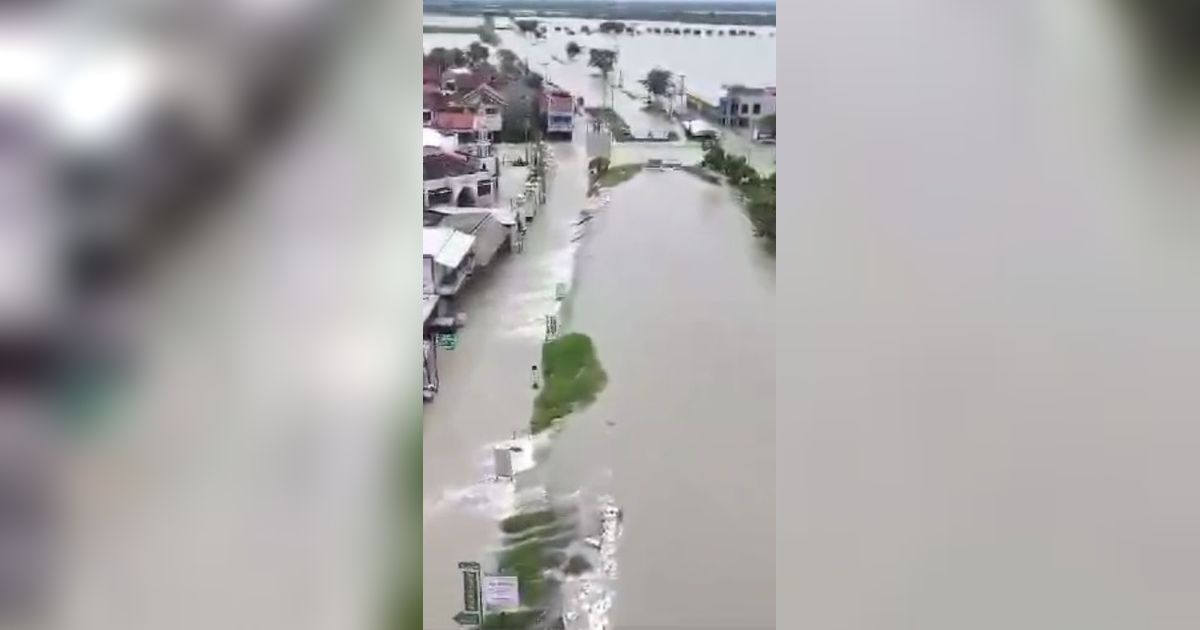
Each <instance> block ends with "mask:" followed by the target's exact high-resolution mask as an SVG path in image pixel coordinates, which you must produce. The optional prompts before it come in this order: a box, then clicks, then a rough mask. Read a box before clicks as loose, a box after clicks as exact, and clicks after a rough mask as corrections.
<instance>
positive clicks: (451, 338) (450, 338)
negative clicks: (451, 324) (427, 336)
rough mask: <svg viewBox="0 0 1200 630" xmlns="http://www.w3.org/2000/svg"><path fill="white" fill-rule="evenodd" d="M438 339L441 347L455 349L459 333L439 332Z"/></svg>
mask: <svg viewBox="0 0 1200 630" xmlns="http://www.w3.org/2000/svg"><path fill="white" fill-rule="evenodd" d="M436 341H437V346H438V347H439V348H445V349H447V350H453V349H454V348H455V346H457V345H458V335H457V334H455V333H439V334H438V335H437V337H436Z"/></svg>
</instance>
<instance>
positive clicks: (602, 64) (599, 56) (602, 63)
mask: <svg viewBox="0 0 1200 630" xmlns="http://www.w3.org/2000/svg"><path fill="white" fill-rule="evenodd" d="M588 54H590V55H591V58H590V59H588V65H589V66H592V67H594V68H599V69H600V73H601V74H603V75H604V78H605V79H607V78H608V74H609V73H610V72H612V69H613V67H614V66H616V65H617V53H616V51H614V50H609V49H607V48H592V49H589V50H588Z"/></svg>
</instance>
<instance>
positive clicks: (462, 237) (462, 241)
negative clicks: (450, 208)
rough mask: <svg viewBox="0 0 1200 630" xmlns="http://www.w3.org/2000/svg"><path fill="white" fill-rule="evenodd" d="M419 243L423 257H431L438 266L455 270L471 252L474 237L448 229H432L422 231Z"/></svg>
mask: <svg viewBox="0 0 1200 630" xmlns="http://www.w3.org/2000/svg"><path fill="white" fill-rule="evenodd" d="M421 241H422V242H421V245H422V247H421V248H422V250H423V253H424V255H425V256H429V257H432V258H433V260H434V262H436V263H437V264H439V265H442V266H444V267H449V268H451V269H457V268H458V266H459V265H460V264H462V261H463V258H466V256H467V253H469V252H470V251H471V245H472V244H474V243H475V237H474V236H471V235H470V234H463V233H462V232H459V231H458V230H452V229H450V228H444V227H434V228H426V229H425V230H424V232H423V233H422V238H421Z"/></svg>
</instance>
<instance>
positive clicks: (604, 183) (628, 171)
mask: <svg viewBox="0 0 1200 630" xmlns="http://www.w3.org/2000/svg"><path fill="white" fill-rule="evenodd" d="M643 167H644V165H642V164H621V165H618V166H608V164H607V162H606V163H605V164H604V165H603V167H602V168H601V169H599V170H595V171H593V172H592V174H591V188H592V189H593V191H594V190H595V189H597V188H601V187H603V188H612V187H614V186H619V185H621V184H624V183H625V182H627V181H629V180H631V179H633V176H634V175H637V174H638V173H640V172H642V168H643Z"/></svg>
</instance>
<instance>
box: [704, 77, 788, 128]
mask: <svg viewBox="0 0 1200 630" xmlns="http://www.w3.org/2000/svg"><path fill="white" fill-rule="evenodd" d="M774 113H775V88H773V87H763V88H752V87H746V86H744V85H733V86H729V87H727V88H726V89H725V95H724V96H722V97H721V99H720V101H719V102H718V103H717V112H716V115H717V117H718V119H719V120H720V123H721V124H722V125H725V126H728V127H753V126H755V123H757V122H758V120H759V119H760V118H762V117H763V116H769V115H771V114H774Z"/></svg>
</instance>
